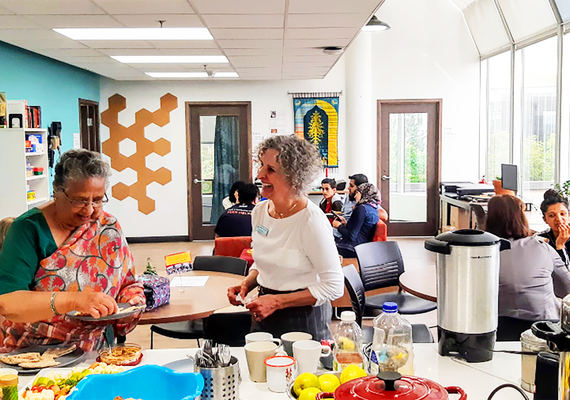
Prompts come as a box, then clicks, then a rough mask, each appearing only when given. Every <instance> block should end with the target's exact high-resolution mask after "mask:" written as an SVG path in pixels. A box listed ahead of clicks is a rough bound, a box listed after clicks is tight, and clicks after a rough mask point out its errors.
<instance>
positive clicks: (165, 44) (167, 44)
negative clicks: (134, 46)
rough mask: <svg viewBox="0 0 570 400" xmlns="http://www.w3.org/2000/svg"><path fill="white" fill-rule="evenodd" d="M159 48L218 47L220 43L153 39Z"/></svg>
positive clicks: (154, 44)
mask: <svg viewBox="0 0 570 400" xmlns="http://www.w3.org/2000/svg"><path fill="white" fill-rule="evenodd" d="M148 43H150V44H152V45H153V46H154V47H156V48H157V49H218V45H217V44H216V42H214V41H213V40H172V41H170V40H160V41H155V40H151V41H149V42H148Z"/></svg>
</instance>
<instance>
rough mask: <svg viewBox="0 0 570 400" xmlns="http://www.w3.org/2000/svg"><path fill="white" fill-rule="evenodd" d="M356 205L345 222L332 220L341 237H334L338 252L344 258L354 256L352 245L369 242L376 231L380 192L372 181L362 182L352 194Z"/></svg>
mask: <svg viewBox="0 0 570 400" xmlns="http://www.w3.org/2000/svg"><path fill="white" fill-rule="evenodd" d="M354 197H355V200H356V205H355V206H354V210H353V211H352V215H351V217H350V219H349V220H348V222H347V223H343V222H342V221H340V220H335V221H333V226H334V227H335V228H337V230H338V232H339V233H340V235H341V237H340V238H339V237H335V240H336V247H337V249H338V253H339V254H340V255H341V256H343V257H345V258H354V257H356V253H355V252H354V247H355V246H358V245H359V244H362V243H367V242H371V241H372V238H373V237H374V233H375V232H376V224H377V223H378V220H379V219H380V218H379V217H378V207H379V206H380V194H379V192H378V188H376V186H374V185H373V184H372V183H362V184H360V185H359V186H358V188H357V189H356V192H355V194H354Z"/></svg>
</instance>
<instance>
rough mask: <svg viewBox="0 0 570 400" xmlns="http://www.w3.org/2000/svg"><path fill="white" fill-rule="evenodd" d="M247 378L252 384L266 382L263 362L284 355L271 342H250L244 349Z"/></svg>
mask: <svg viewBox="0 0 570 400" xmlns="http://www.w3.org/2000/svg"><path fill="white" fill-rule="evenodd" d="M244 350H245V358H246V359H247V368H248V369H249V377H250V378H251V380H252V381H254V382H266V381H267V376H266V368H265V360H266V359H268V358H269V357H273V356H274V355H285V353H284V352H282V351H278V350H279V346H277V344H275V343H273V342H251V343H247V344H246V345H245V347H244Z"/></svg>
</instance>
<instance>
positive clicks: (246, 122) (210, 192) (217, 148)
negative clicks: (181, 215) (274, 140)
mask: <svg viewBox="0 0 570 400" xmlns="http://www.w3.org/2000/svg"><path fill="white" fill-rule="evenodd" d="M186 115H187V154H188V158H187V159H188V235H189V236H190V240H194V239H213V238H214V228H215V226H216V222H217V215H219V211H220V204H221V203H220V202H221V197H226V196H227V195H228V194H229V188H230V186H231V185H232V183H233V181H236V180H242V181H245V182H251V181H252V179H251V154H250V153H251V149H250V147H251V139H250V138H251V102H232V103H186ZM227 117H231V119H232V121H233V124H232V126H233V127H234V130H233V131H232V132H233V133H232V135H231V136H232V137H231V139H232V140H231V141H232V143H231V144H230V143H229V141H228V140H226V141H221V140H220V139H219V138H217V139H216V135H218V134H219V132H218V131H217V129H218V128H219V125H220V121H222V120H227ZM224 118H225V119H224ZM226 134H227V133H226ZM230 145H231V147H228V146H230ZM228 149H229V150H231V153H234V154H235V152H237V154H235V156H236V157H235V159H236V162H235V163H234V164H235V165H230V164H227V165H226V164H224V165H219V164H216V163H215V162H214V161H213V160H214V159H215V158H216V157H217V156H216V154H218V152H222V151H226V152H227V150H228ZM216 165H217V166H216ZM221 186H223V187H225V188H226V189H225V190H227V192H228V193H223V195H221V194H220V193H221V190H220V187H221ZM225 190H224V191H225Z"/></svg>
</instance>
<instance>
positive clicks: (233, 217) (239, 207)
mask: <svg viewBox="0 0 570 400" xmlns="http://www.w3.org/2000/svg"><path fill="white" fill-rule="evenodd" d="M258 196H259V190H258V189H257V186H255V185H254V184H253V183H244V184H243V185H241V186H239V187H238V190H237V193H236V201H237V203H236V204H235V205H234V206H231V207H230V208H228V209H227V210H226V211H224V213H223V214H222V215H220V218H219V219H218V223H217V224H216V229H215V231H214V232H215V233H216V236H221V237H234V236H251V211H252V210H253V207H255V204H256V203H257V197H258Z"/></svg>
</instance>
